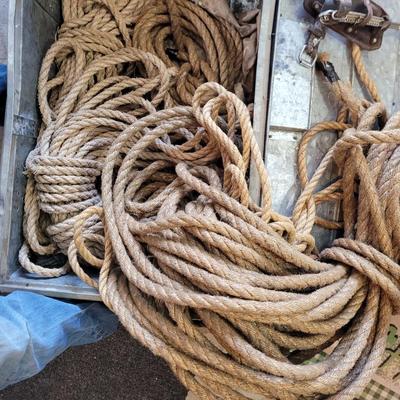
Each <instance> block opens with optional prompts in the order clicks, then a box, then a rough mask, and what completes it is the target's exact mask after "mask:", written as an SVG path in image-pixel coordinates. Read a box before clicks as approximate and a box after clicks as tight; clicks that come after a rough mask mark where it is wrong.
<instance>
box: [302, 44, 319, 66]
mask: <svg viewBox="0 0 400 400" xmlns="http://www.w3.org/2000/svg"><path fill="white" fill-rule="evenodd" d="M307 47H308V46H307V45H306V44H305V45H304V46H303V49H302V50H301V52H300V54H299V64H300V65H302V66H303V67H306V68H313V67H314V65H315V63H316V62H317V58H318V52H315V54H309V53H308V52H307Z"/></svg>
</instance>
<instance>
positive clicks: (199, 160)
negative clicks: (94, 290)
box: [19, 0, 400, 400]
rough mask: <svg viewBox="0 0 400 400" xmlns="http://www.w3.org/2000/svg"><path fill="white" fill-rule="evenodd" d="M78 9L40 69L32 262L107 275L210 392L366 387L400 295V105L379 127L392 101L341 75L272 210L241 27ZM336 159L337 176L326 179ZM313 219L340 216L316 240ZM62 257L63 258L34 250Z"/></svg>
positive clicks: (212, 395) (179, 4)
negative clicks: (290, 193) (311, 146)
mask: <svg viewBox="0 0 400 400" xmlns="http://www.w3.org/2000/svg"><path fill="white" fill-rule="evenodd" d="M63 6H64V11H63V12H64V19H65V22H64V24H63V26H62V27H61V28H60V30H59V37H58V40H57V41H56V42H55V44H54V45H53V46H52V47H51V49H50V50H49V52H48V53H47V55H46V57H45V59H44V61H43V66H42V70H41V73H40V79H39V103H40V109H41V112H42V116H43V125H42V128H41V131H40V134H39V137H38V143H37V146H36V148H35V149H34V150H33V151H32V153H31V154H30V155H29V157H28V160H27V165H26V166H27V176H28V183H27V189H26V196H25V217H24V236H25V239H26V243H25V244H24V246H23V247H22V249H21V252H20V257H19V258H20V262H21V264H22V265H23V266H24V267H25V268H26V269H27V270H28V271H30V272H34V273H37V274H40V275H42V276H47V277H52V276H59V275H60V274H63V273H66V272H67V271H68V270H69V268H72V270H73V271H74V272H75V273H76V274H78V275H79V276H80V277H81V278H82V279H83V280H85V281H86V282H87V283H88V284H90V285H92V286H95V287H98V289H99V292H100V295H101V297H102V299H103V301H104V302H105V304H106V305H107V306H108V307H109V308H110V309H111V310H113V311H114V312H115V313H116V314H117V315H118V317H119V318H120V320H121V322H122V323H123V325H124V326H125V327H126V329H127V330H128V331H129V332H130V333H131V335H132V336H133V337H134V338H136V339H137V340H138V341H139V342H140V343H142V344H143V345H145V346H146V347H148V348H149V349H150V350H151V351H152V352H153V353H155V354H156V355H158V356H160V357H162V358H164V359H165V360H166V361H167V362H168V364H169V365H170V366H171V368H172V370H173V371H174V372H175V373H176V375H177V376H178V378H179V379H180V380H181V382H182V383H183V384H184V385H185V386H186V387H187V388H188V389H190V390H192V391H193V392H195V393H196V394H197V396H198V397H199V398H200V399H233V400H236V399H238V400H239V399H240V400H242V399H247V398H249V395H247V394H246V393H248V392H250V393H254V394H261V395H264V397H265V398H266V399H285V400H286V399H289V400H290V399H299V398H310V399H316V398H320V397H322V396H324V398H330V399H353V397H354V396H356V395H358V394H359V393H360V392H361V391H362V390H363V388H364V387H365V386H366V385H367V383H368V382H369V380H370V379H371V377H372V375H373V374H374V373H375V371H376V369H377V368H378V366H379V364H380V361H381V358H382V355H383V352H384V349H385V343H386V334H387V328H388V325H389V318H390V316H391V314H392V312H398V311H399V310H400V287H399V281H400V268H399V266H398V264H397V262H398V259H399V250H400V249H399V237H400V236H399V226H400V225H399V224H398V222H397V221H399V220H400V219H399V218H400V213H399V201H398V199H399V182H400V180H399V178H398V173H399V168H398V160H399V157H398V154H399V151H398V149H399V148H400V147H399V146H398V144H399V143H400V129H399V128H400V127H399V124H400V115H399V114H397V115H396V116H394V117H392V118H391V119H389V120H388V121H387V122H386V125H385V127H384V128H383V129H382V130H376V123H377V121H378V119H379V117H380V116H382V115H383V116H384V115H385V111H384V106H383V105H382V104H381V103H369V102H367V101H364V100H363V101H362V100H359V99H357V98H356V97H355V96H354V95H353V94H352V92H351V90H350V89H349V88H348V87H347V86H346V85H345V84H344V83H342V82H335V83H334V84H332V91H333V92H334V93H335V94H336V96H337V98H338V101H339V103H340V106H341V107H340V110H339V113H338V115H339V117H338V121H332V122H324V123H321V124H318V125H317V126H315V127H314V128H312V129H311V130H310V131H309V132H307V133H306V134H305V136H304V138H303V141H302V143H301V145H300V148H299V178H300V181H301V184H302V188H303V190H302V193H301V195H300V196H299V198H298V200H297V203H296V206H295V209H294V212H293V215H292V217H291V218H288V217H285V216H282V215H279V214H278V213H276V212H274V211H273V210H272V207H271V192H272V190H273V188H271V187H270V183H269V179H268V173H267V171H266V169H265V167H264V160H263V157H262V154H261V153H260V150H259V148H258V146H257V143H256V141H255V138H254V134H253V129H252V125H251V117H250V114H249V111H248V109H247V107H246V105H245V104H244V103H243V101H242V100H241V99H240V98H239V97H237V95H235V94H233V93H232V92H230V91H229V90H233V89H235V86H236V89H238V87H237V84H238V83H240V79H241V76H240V65H239V62H238V57H239V56H240V54H241V51H240V44H239V43H238V39H237V38H238V36H237V35H236V33H235V30H234V29H233V28H232V27H230V26H228V25H227V24H226V23H221V22H219V21H218V20H216V19H214V18H213V17H212V16H210V15H208V14H207V13H206V12H205V11H204V10H202V9H201V8H199V7H197V6H195V5H193V4H192V3H190V1H188V0H187V1H183V0H179V1H175V2H174V1H172V0H170V1H168V0H166V1H161V0H160V1H151V2H145V1H134V0H114V1H112V0H102V1H89V0H88V1H85V2H81V1H77V0H76V1H72V0H70V1H67V0H64V2H63ZM203 29H206V30H203ZM217 31H218V32H219V33H218V35H217V34H216V32H217ZM209 40H212V42H210V41H209ZM213 46H214V47H213ZM169 49H172V51H170V50H169ZM354 53H357V49H355V50H354ZM359 62H361V59H359ZM54 65H56V67H57V71H56V73H55V75H52V74H53V73H52V68H54ZM207 81H213V82H208V83H207ZM221 84H222V85H221ZM223 85H224V86H226V87H224V86H223ZM371 87H372V86H371ZM326 130H335V131H338V132H342V133H341V134H340V137H339V139H338V141H337V142H336V143H335V145H334V146H333V147H332V148H331V149H330V150H329V151H328V153H327V154H326V156H325V158H324V159H323V161H322V162H321V164H320V165H319V167H318V168H317V170H316V171H315V173H314V174H313V176H312V177H308V176H307V164H306V159H307V158H306V152H307V145H308V143H309V141H310V140H312V138H313V137H315V136H316V135H318V134H320V133H321V132H324V131H326ZM250 160H253V161H254V163H255V166H256V170H257V172H258V175H259V177H260V182H261V192H262V205H261V206H258V205H257V204H256V203H255V202H254V201H253V200H252V199H251V197H250V195H249V190H248V186H247V180H246V177H247V172H248V168H249V164H250ZM332 163H334V164H336V165H337V167H338V169H339V176H340V178H339V179H338V180H337V181H335V182H334V183H332V184H330V185H328V186H327V187H325V188H324V189H322V190H319V191H318V190H317V187H318V184H319V182H320V181H321V178H322V177H323V175H324V172H325V171H326V169H327V168H328V167H329V166H330V165H331V164H332ZM322 201H340V202H341V203H342V209H343V223H339V222H336V221H326V220H324V219H322V218H319V217H318V216H317V214H316V207H317V205H318V204H319V203H321V202H322ZM316 223H318V224H321V225H323V226H325V227H328V228H339V227H343V229H344V235H343V238H341V239H338V240H336V241H335V242H334V243H333V245H332V247H330V248H329V249H325V250H324V251H323V252H322V253H321V254H319V255H318V254H317V253H316V249H315V243H314V238H313V236H312V234H311V229H312V228H313V226H314V225H315V224H316ZM56 252H63V253H64V254H67V255H68V263H67V264H66V265H64V266H61V267H58V268H45V267H43V266H40V265H37V264H35V263H33V262H32V261H31V260H30V256H31V253H37V254H40V255H51V254H54V253H56ZM88 265H90V266H92V267H96V268H98V269H99V270H100V271H99V275H100V276H99V280H98V281H97V280H95V279H93V278H92V277H91V275H90V274H89V273H88V269H87V267H88ZM327 348H331V352H330V353H329V355H327V356H326V358H325V359H324V360H323V361H321V362H318V363H316V364H307V363H304V361H305V360H308V359H310V358H312V357H313V356H314V355H315V354H317V353H319V352H320V351H322V350H325V349H327Z"/></svg>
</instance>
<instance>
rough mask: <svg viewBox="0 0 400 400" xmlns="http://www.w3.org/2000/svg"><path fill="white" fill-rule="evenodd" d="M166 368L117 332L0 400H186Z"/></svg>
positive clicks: (54, 364) (58, 362)
mask: <svg viewBox="0 0 400 400" xmlns="http://www.w3.org/2000/svg"><path fill="white" fill-rule="evenodd" d="M185 397H186V390H185V389H184V388H183V387H182V386H181V385H180V383H179V382H178V381H177V380H176V378H175V377H174V375H173V374H172V372H171V371H170V370H169V368H168V366H167V365H166V364H165V363H164V362H163V361H162V360H161V359H159V358H156V357H155V356H153V355H152V354H151V353H150V352H149V351H148V350H147V349H145V348H143V347H142V346H141V345H140V344H139V343H137V342H135V341H134V340H133V339H132V338H131V337H130V336H129V334H128V333H126V332H125V331H124V330H122V329H120V330H119V331H118V332H117V333H115V334H114V335H112V336H111V337H109V338H107V339H105V340H103V341H102V342H99V343H96V344H91V345H87V346H80V347H75V348H71V349H69V350H67V351H66V352H65V353H63V354H62V355H61V356H60V357H58V358H57V359H56V360H54V361H53V362H52V363H50V364H49V365H48V366H47V367H46V368H45V369H44V370H43V371H42V372H41V373H40V374H38V375H36V376H34V377H33V378H31V379H28V380H26V381H23V382H20V383H18V384H16V385H14V386H11V387H9V388H6V389H4V390H3V391H1V392H0V400H184V399H185Z"/></svg>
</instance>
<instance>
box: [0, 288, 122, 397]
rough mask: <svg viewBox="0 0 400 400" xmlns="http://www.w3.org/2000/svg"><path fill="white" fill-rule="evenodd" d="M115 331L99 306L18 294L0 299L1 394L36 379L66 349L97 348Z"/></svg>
mask: <svg viewBox="0 0 400 400" xmlns="http://www.w3.org/2000/svg"><path fill="white" fill-rule="evenodd" d="M117 327H118V319H117V317H116V316H115V315H114V314H113V313H111V311H109V310H108V309H107V308H106V307H105V306H104V305H103V304H101V303H93V302H84V303H80V304H73V303H71V302H65V301H60V300H55V299H52V298H49V297H46V296H42V295H39V294H34V293H30V292H19V291H16V292H14V293H11V294H10V295H8V296H5V297H0V390H1V389H4V388H5V387H7V386H9V385H12V384H14V383H17V382H19V381H22V380H24V379H27V378H29V377H31V376H33V375H35V374H37V373H38V372H40V371H41V370H42V369H43V368H44V367H45V366H46V365H47V364H48V363H49V362H50V361H51V360H53V359H54V358H55V357H57V356H58V355H59V354H61V353H62V352H63V351H65V350H66V349H67V348H68V347H72V346H79V345H84V344H89V343H94V342H97V341H99V340H101V339H103V338H105V337H107V336H109V335H110V334H112V333H113V332H115V331H116V329H117Z"/></svg>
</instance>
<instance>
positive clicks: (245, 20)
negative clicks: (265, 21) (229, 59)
mask: <svg viewBox="0 0 400 400" xmlns="http://www.w3.org/2000/svg"><path fill="white" fill-rule="evenodd" d="M193 2H194V3H196V4H198V5H199V6H201V7H203V8H205V9H206V10H207V11H208V12H209V13H210V14H212V15H214V16H215V17H217V18H220V19H223V20H225V21H227V22H229V23H231V24H232V25H233V26H234V27H235V28H236V29H237V31H238V32H239V33H240V36H241V37H242V38H243V64H242V72H243V77H244V86H245V90H246V91H247V92H248V93H250V92H251V91H252V87H253V84H254V73H255V65H256V60H257V51H258V34H259V30H260V29H259V28H260V10H258V9H254V10H248V11H243V12H241V13H239V14H238V15H237V16H235V15H234V14H233V12H232V10H231V8H230V7H229V4H228V2H227V1H215V0H193Z"/></svg>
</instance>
